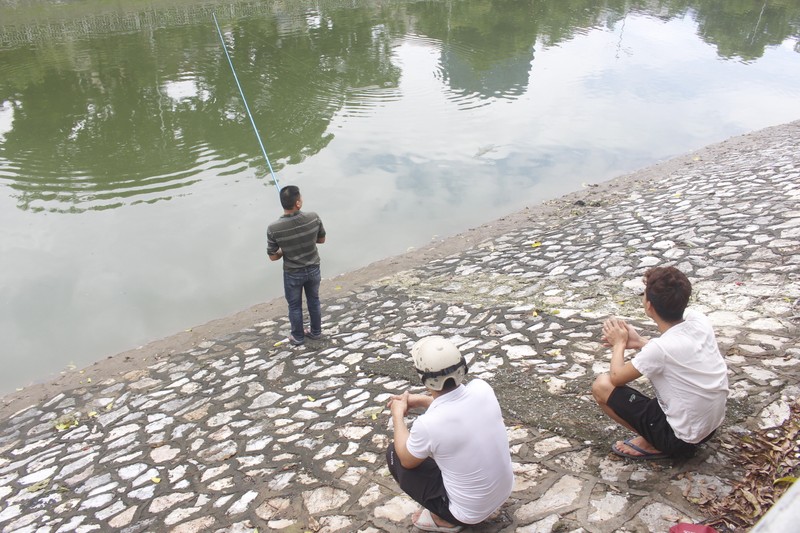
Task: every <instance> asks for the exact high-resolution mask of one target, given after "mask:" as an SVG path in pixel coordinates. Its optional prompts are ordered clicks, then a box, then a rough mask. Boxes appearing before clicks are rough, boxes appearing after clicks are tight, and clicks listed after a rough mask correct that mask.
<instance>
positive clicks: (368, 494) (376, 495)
mask: <svg viewBox="0 0 800 533" xmlns="http://www.w3.org/2000/svg"><path fill="white" fill-rule="evenodd" d="M380 498H381V489H380V487H379V486H378V485H375V484H372V485H370V486H369V487H368V488H367V490H365V491H364V494H362V495H361V497H360V498H359V499H358V504H359V505H360V506H361V507H367V506H368V505H371V504H372V503H374V502H375V501H376V500H379V499H380Z"/></svg>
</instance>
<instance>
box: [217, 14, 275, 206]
mask: <svg viewBox="0 0 800 533" xmlns="http://www.w3.org/2000/svg"><path fill="white" fill-rule="evenodd" d="M211 16H212V17H213V18H214V25H215V26H216V27H217V33H218V34H219V41H220V42H221V43H222V49H223V50H225V57H227V58H228V65H230V66H231V72H232V73H233V79H234V80H235V81H236V86H237V87H238V88H239V94H240V95H241V96H242V102H244V109H245V111H247V116H248V117H250V124H252V125H253V131H254V132H256V139H258V145H259V146H260V147H261V153H262V154H264V160H265V161H266V162H267V167H268V168H269V173H270V175H272V182H273V183H274V184H275V188H276V189H277V190H278V198H279V199H280V194H281V186H280V184H278V178H277V176H275V171H273V170H272V163H270V162H269V156H267V150H266V149H265V148H264V143H263V142H261V135H259V134H258V128H257V127H256V121H255V120H253V114H252V113H250V106H248V105H247V98H245V97H244V91H243V90H242V85H241V84H240V83H239V76H237V75H236V69H234V68H233V61H231V56H230V54H229V53H228V47H227V46H226V45H225V39H224V38H223V37H222V30H220V29H219V23H218V22H217V14H216V13H213V12H212V13H211Z"/></svg>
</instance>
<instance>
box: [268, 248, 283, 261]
mask: <svg viewBox="0 0 800 533" xmlns="http://www.w3.org/2000/svg"><path fill="white" fill-rule="evenodd" d="M281 257H283V250H281V249H280V248H278V251H277V252H275V253H274V254H269V259H270V261H277V260H278V259H280V258H281Z"/></svg>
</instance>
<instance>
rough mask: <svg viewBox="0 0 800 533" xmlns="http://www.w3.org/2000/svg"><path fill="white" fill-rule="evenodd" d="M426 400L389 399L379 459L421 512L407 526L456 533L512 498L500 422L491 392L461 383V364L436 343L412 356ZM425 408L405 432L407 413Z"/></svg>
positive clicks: (452, 350) (451, 350) (430, 340)
mask: <svg viewBox="0 0 800 533" xmlns="http://www.w3.org/2000/svg"><path fill="white" fill-rule="evenodd" d="M411 356H412V358H413V360H414V367H415V368H416V370H417V373H419V376H420V379H421V380H422V384H423V385H424V386H425V388H426V389H427V392H428V394H409V393H408V392H404V393H403V394H402V395H399V396H392V398H391V399H390V400H389V409H390V410H391V414H392V423H393V426H394V442H393V443H392V444H390V445H389V449H388V450H387V451H386V460H387V462H388V465H389V471H390V472H391V473H392V476H394V478H395V480H396V481H397V482H398V483H399V484H400V488H401V489H403V491H404V492H406V493H407V494H408V495H409V496H411V498H412V499H414V500H415V501H417V502H418V503H419V504H420V505H422V507H423V509H421V510H420V511H419V512H418V513H415V515H414V517H413V518H412V520H413V523H414V525H415V526H416V527H417V528H419V529H421V530H423V531H445V532H455V531H460V530H461V528H462V527H463V526H465V525H470V524H477V523H480V522H482V521H483V520H485V519H486V518H487V517H489V516H490V515H491V514H492V513H494V512H495V511H496V510H497V509H499V508H500V506H501V505H502V504H503V503H504V502H505V501H506V499H507V498H508V497H509V495H510V494H511V489H512V487H513V485H514V474H513V471H512V468H511V454H510V451H509V449H508V436H507V434H506V427H505V424H504V423H503V415H502V412H501V411H500V405H499V404H498V402H497V398H496V397H495V394H494V391H493V390H492V388H491V387H490V386H489V384H488V383H486V382H485V381H483V380H481V379H473V380H471V381H470V382H469V383H468V384H466V385H463V384H462V383H461V382H462V381H463V379H464V376H465V375H466V373H467V363H466V360H465V359H464V357H463V356H462V355H461V352H460V351H459V350H458V348H456V346H455V345H454V344H453V343H452V342H450V341H448V340H447V339H444V338H443V337H439V336H431V337H425V338H423V339H421V340H420V341H419V342H417V343H416V344H414V346H413V347H412V349H411ZM413 408H424V409H426V411H425V413H424V414H422V415H420V416H419V417H418V418H417V419H416V421H415V422H414V425H413V426H412V428H411V430H410V431H409V429H408V427H407V426H406V423H405V419H404V417H405V415H406V414H407V413H408V410H409V409H413Z"/></svg>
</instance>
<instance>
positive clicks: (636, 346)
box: [603, 318, 650, 350]
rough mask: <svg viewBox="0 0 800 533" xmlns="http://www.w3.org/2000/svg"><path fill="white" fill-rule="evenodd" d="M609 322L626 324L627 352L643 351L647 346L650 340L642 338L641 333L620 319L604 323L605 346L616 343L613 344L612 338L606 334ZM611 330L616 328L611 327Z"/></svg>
mask: <svg viewBox="0 0 800 533" xmlns="http://www.w3.org/2000/svg"><path fill="white" fill-rule="evenodd" d="M609 322H616V323H618V324H620V323H621V324H624V325H625V329H627V332H628V333H627V341H626V342H625V349H626V350H641V349H642V348H643V347H644V345H645V344H647V342H648V341H649V340H650V339H649V338H647V337H642V336H641V335H639V332H638V331H636V328H634V327H633V326H631V325H630V324H628V323H627V322H625V321H624V320H621V319H618V318H609V319H608V320H606V321H605V322H604V323H603V344H604V345H605V346H613V345H614V342H612V340H611V338H609V336H608V334H607V333H606V324H608V323H609ZM610 327H611V329H615V327H614V326H610Z"/></svg>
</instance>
